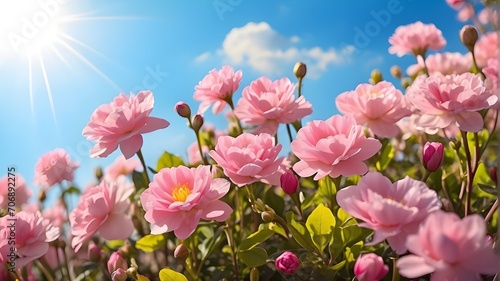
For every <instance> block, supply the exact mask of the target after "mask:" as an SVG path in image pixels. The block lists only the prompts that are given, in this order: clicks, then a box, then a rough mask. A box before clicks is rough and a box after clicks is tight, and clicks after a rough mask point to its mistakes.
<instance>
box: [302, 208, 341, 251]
mask: <svg viewBox="0 0 500 281" xmlns="http://www.w3.org/2000/svg"><path fill="white" fill-rule="evenodd" d="M306 227H307V229H308V230H309V232H310V233H311V237H312V240H313V242H314V245H316V247H318V249H319V250H320V251H321V252H323V249H324V248H325V247H326V245H328V243H330V240H331V239H332V228H334V227H335V217H334V216H333V213H332V211H331V210H330V209H328V208H327V207H325V206H324V205H323V204H319V205H318V207H316V209H314V211H312V213H311V214H310V215H309V217H308V218H307V221H306Z"/></svg>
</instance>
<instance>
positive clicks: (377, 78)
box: [370, 69, 384, 85]
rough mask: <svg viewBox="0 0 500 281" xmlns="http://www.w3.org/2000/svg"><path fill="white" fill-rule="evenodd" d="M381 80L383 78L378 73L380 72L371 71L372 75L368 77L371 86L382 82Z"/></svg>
mask: <svg viewBox="0 0 500 281" xmlns="http://www.w3.org/2000/svg"><path fill="white" fill-rule="evenodd" d="M383 80H384V78H382V72H380V70H378V69H374V70H372V73H371V75H370V83H371V84H372V85H375V84H377V83H378V82H380V81H383Z"/></svg>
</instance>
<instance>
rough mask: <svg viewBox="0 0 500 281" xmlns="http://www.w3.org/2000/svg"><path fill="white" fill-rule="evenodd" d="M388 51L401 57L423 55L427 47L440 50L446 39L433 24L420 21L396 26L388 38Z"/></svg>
mask: <svg viewBox="0 0 500 281" xmlns="http://www.w3.org/2000/svg"><path fill="white" fill-rule="evenodd" d="M389 43H391V45H392V46H391V47H389V53H391V54H396V55H397V56H398V57H402V56H404V55H406V54H413V55H415V56H416V55H424V54H425V53H426V52H427V50H428V49H432V50H440V49H442V48H443V47H444V46H445V45H446V40H445V39H444V37H443V35H442V34H441V30H439V29H437V28H436V26H435V25H434V24H424V23H422V22H420V21H418V22H416V23H412V24H408V25H402V26H399V27H398V28H396V31H395V32H394V34H393V35H392V36H391V37H390V38H389Z"/></svg>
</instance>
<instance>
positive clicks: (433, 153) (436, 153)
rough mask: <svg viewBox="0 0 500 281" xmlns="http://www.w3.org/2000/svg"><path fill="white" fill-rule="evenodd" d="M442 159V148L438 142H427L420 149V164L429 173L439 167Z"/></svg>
mask: <svg viewBox="0 0 500 281" xmlns="http://www.w3.org/2000/svg"><path fill="white" fill-rule="evenodd" d="M443 159H444V147H443V144H442V143H440V142H427V143H425V145H424V148H423V149H422V162H423V164H424V167H425V168H426V169H427V171H429V172H435V171H436V170H437V169H439V168H440V167H441V165H442V164H443Z"/></svg>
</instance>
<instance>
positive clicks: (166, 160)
mask: <svg viewBox="0 0 500 281" xmlns="http://www.w3.org/2000/svg"><path fill="white" fill-rule="evenodd" d="M180 165H184V161H183V160H182V158H180V157H179V156H176V155H173V154H170V153H168V152H166V151H165V152H163V154H162V155H161V156H160V158H159V159H158V162H157V163H156V171H158V172H159V171H160V170H161V169H163V168H173V167H177V166H180Z"/></svg>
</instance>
